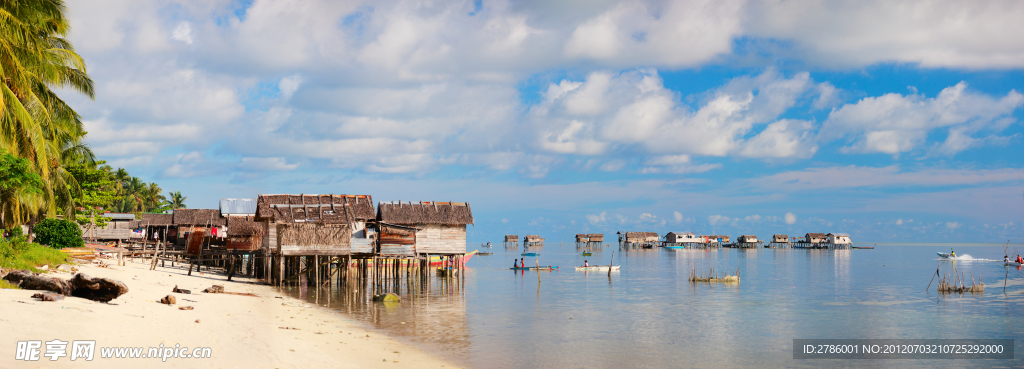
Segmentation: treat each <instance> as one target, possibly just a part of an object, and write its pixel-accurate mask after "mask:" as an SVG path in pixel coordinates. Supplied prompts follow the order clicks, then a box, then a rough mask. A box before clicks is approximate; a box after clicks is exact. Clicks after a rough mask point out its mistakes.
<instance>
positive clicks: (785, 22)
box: [744, 0, 1024, 68]
mask: <svg viewBox="0 0 1024 369" xmlns="http://www.w3.org/2000/svg"><path fill="white" fill-rule="evenodd" d="M746 5H747V7H746V8H745V15H746V17H745V20H746V22H744V32H745V33H746V34H748V35H750V36H755V37H765V38H770V39H777V40H787V41H789V42H792V43H793V46H792V50H793V52H794V53H796V57H797V58H802V59H804V60H807V61H809V62H812V63H816V64H820V65H829V66H833V67H835V66H842V67H858V66H865V65H871V64H875V63H884V62H898V63H913V64H919V65H921V66H924V67H929V68H942V67H951V68H1019V67H1021V66H1024V40H1021V39H1020V38H1019V37H1015V35H1019V34H1021V33H1024V25H1022V23H1021V22H1019V19H1020V15H1021V12H1022V5H1021V3H1019V2H1015V1H991V2H984V3H963V2H958V1H900V2H891V1H884V0H873V1H851V2H838V3H837V2H803V1H771V2H750V3H746Z"/></svg>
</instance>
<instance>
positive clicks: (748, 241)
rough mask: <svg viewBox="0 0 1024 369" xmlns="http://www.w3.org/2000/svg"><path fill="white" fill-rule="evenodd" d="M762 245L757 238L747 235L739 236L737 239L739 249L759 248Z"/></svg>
mask: <svg viewBox="0 0 1024 369" xmlns="http://www.w3.org/2000/svg"><path fill="white" fill-rule="evenodd" d="M760 243H761V242H760V241H758V239H757V236H754V235H749V234H745V235H742V236H739V237H738V238H737V239H736V244H735V246H736V247H739V248H754V247H758V245H759V244H760Z"/></svg>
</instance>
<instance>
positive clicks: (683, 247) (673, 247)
mask: <svg viewBox="0 0 1024 369" xmlns="http://www.w3.org/2000/svg"><path fill="white" fill-rule="evenodd" d="M665 248H666V249H685V248H686V246H665Z"/></svg>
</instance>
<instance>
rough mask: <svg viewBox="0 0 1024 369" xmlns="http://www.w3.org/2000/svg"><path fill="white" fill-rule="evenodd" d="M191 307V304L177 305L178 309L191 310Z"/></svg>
mask: <svg viewBox="0 0 1024 369" xmlns="http://www.w3.org/2000/svg"><path fill="white" fill-rule="evenodd" d="M192 309H193V307H191V306H179V307H178V310H192ZM197 322H198V321H197Z"/></svg>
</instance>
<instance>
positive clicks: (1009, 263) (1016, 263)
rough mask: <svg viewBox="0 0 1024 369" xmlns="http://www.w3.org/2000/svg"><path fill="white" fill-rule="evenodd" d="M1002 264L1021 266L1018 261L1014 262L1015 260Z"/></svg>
mask: <svg viewBox="0 0 1024 369" xmlns="http://www.w3.org/2000/svg"><path fill="white" fill-rule="evenodd" d="M1003 265H1004V266H1012V267H1019V266H1021V264H1020V263H1018V262H1015V261H1007V262H1005V263H1003Z"/></svg>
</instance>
